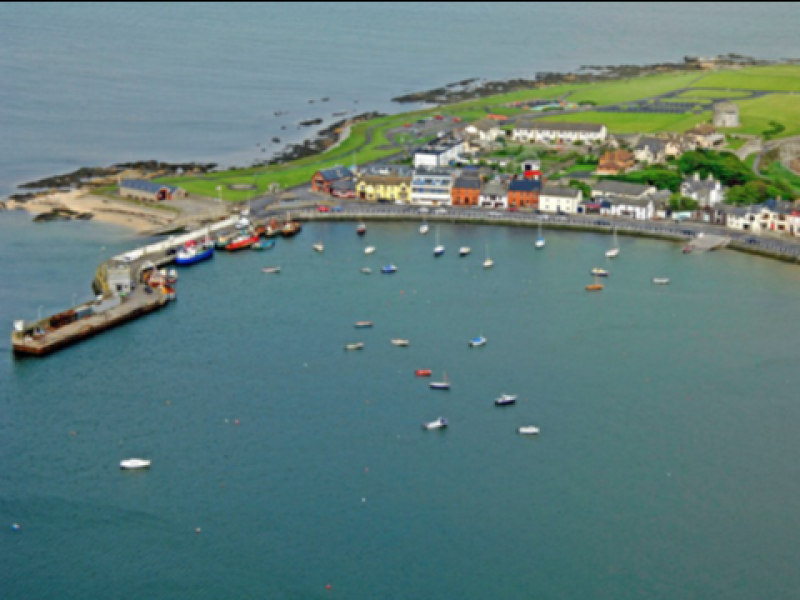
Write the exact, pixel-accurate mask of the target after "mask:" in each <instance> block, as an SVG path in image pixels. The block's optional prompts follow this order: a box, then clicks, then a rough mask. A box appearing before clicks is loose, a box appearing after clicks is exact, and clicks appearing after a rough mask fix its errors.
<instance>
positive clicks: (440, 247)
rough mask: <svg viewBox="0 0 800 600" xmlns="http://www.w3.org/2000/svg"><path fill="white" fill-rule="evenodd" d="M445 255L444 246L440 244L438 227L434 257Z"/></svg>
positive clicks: (437, 228) (437, 229)
mask: <svg viewBox="0 0 800 600" xmlns="http://www.w3.org/2000/svg"><path fill="white" fill-rule="evenodd" d="M443 254H444V246H443V245H442V244H440V243H439V227H436V246H435V247H434V248H433V255H434V256H436V257H439V256H442V255H443Z"/></svg>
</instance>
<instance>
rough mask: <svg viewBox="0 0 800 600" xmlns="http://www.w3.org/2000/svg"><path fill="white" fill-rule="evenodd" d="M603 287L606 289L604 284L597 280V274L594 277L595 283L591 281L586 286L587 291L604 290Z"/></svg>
mask: <svg viewBox="0 0 800 600" xmlns="http://www.w3.org/2000/svg"><path fill="white" fill-rule="evenodd" d="M603 289H604V287H603V284H602V283H598V282H597V275H595V277H594V283H590V284H589V285H587V286H586V291H587V292H602V291H603Z"/></svg>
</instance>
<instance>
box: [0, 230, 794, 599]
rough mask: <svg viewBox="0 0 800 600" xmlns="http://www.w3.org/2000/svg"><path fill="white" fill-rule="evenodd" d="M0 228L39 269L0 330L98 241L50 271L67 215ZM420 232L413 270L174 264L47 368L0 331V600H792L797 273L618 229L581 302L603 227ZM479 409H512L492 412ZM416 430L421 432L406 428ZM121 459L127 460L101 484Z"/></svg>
mask: <svg viewBox="0 0 800 600" xmlns="http://www.w3.org/2000/svg"><path fill="white" fill-rule="evenodd" d="M7 216H8V217H11V218H21V217H20V216H19V215H7ZM4 219H5V217H4ZM18 225H19V224H18V223H17V227H16V228H15V229H14V228H11V227H7V226H6V222H5V221H3V222H0V227H3V228H4V229H3V233H4V235H6V236H8V239H9V241H10V242H15V241H19V240H20V237H15V236H21V233H15V232H25V236H26V237H27V238H28V239H29V248H28V250H29V251H30V252H35V253H37V254H36V256H38V257H39V258H40V260H42V261H43V260H44V258H45V257H47V260H48V263H47V264H48V267H47V268H48V269H50V270H49V271H48V273H47V274H46V275H42V274H40V273H39V272H36V273H33V274H31V273H27V272H25V271H24V270H23V268H24V266H25V264H26V263H25V262H24V261H22V260H21V259H18V255H14V256H11V258H10V259H9V260H6V261H4V263H3V265H2V267H0V268H1V269H2V271H1V272H2V273H3V275H4V277H3V279H4V281H6V282H8V281H20V282H24V283H25V287H24V289H25V296H24V297H20V296H19V294H21V292H19V293H16V292H9V291H8V289H7V288H14V287H16V286H8V285H4V286H3V288H4V292H3V293H4V295H3V296H2V297H0V315H2V316H3V318H4V319H6V322H7V320H8V319H10V318H11V317H12V316H13V317H17V316H25V315H24V314H22V315H21V314H20V311H23V312H25V310H27V311H28V312H34V313H35V310H36V306H35V304H36V303H37V302H44V301H45V300H44V299H45V298H47V297H50V298H52V297H54V296H68V295H69V294H71V293H72V292H71V291H70V290H72V289H73V288H74V287H75V286H79V290H80V289H88V284H89V281H90V279H91V274H92V272H93V268H94V263H95V261H94V260H93V258H92V256H91V255H92V253H93V252H94V249H95V248H96V247H97V246H98V245H101V247H102V246H108V245H109V244H110V240H111V239H113V236H114V235H115V234H116V233H117V232H115V231H114V230H111V229H106V228H100V227H97V226H95V227H94V228H93V229H90V228H87V229H86V230H85V231H84V232H83V233H85V234H89V235H90V236H91V237H90V238H89V237H84V238H82V239H81V240H80V241H74V240H73V241H72V242H65V244H69V245H68V246H66V247H69V248H72V247H75V248H78V249H79V251H78V252H77V258H75V259H74V260H68V259H66V258H59V256H58V255H59V254H62V253H58V252H53V251H52V249H47V248H42V247H40V245H41V244H42V242H43V240H45V239H52V240H55V241H58V240H60V239H62V238H61V236H65V237H66V236H68V235H69V232H70V231H72V232H74V229H73V230H69V229H67V228H68V227H75V226H76V224H71V225H55V226H54V228H53V229H34V228H27V229H24V228H22V227H19V226H18ZM77 226H79V227H83V224H78V225H77ZM441 237H442V242H443V243H444V244H445V245H446V246H447V254H446V255H445V256H444V257H443V258H441V259H438V260H435V259H433V257H432V247H433V245H434V240H433V236H428V237H426V238H423V237H420V236H419V235H418V234H417V233H416V225H414V224H399V225H389V224H386V225H379V224H370V226H369V232H368V235H367V238H366V239H364V240H361V239H359V238H357V237H356V236H355V233H354V225H336V224H316V225H309V226H307V227H306V228H305V230H304V232H303V233H302V234H301V236H299V237H297V238H295V239H293V240H281V241H279V242H278V247H277V248H276V249H275V250H273V251H270V252H269V253H263V254H259V253H249V254H239V255H234V256H230V255H219V256H218V257H217V258H215V260H214V261H213V262H211V263H207V264H204V265H201V266H197V267H194V268H192V269H190V270H186V271H182V272H181V280H180V283H179V294H180V299H179V301H178V303H177V304H175V305H173V306H171V307H169V308H168V309H167V310H165V311H163V312H161V313H158V314H155V315H152V316H150V317H148V318H145V319H143V320H141V321H138V322H136V323H134V324H131V325H130V326H127V327H124V328H121V329H118V330H115V331H113V332H111V333H108V334H105V335H103V336H100V337H98V338H95V339H94V340H92V341H90V342H87V343H84V344H82V345H79V346H76V347H74V348H72V349H69V350H67V351H65V352H62V353H60V354H57V355H54V356H53V357H50V358H48V359H45V360H22V361H14V360H12V359H11V357H10V355H9V354H8V349H7V345H6V344H7V340H5V339H2V340H0V342H2V344H3V346H2V348H3V353H4V354H5V355H6V357H7V359H6V360H3V361H0V378H1V379H2V382H3V383H2V388H0V452H1V454H0V465H1V467H0V527H2V528H1V529H0V582H2V583H1V584H0V585H2V590H3V594H2V597H3V598H8V599H10V600H17V599H20V600H23V599H24V600H27V599H31V598H52V597H57V598H66V599H69V598H75V599H81V600H87V599H93V598H98V599H100V598H124V599H127V598H130V599H139V598H152V599H169V598H187V597H192V598H215V599H216V598H321V597H328V598H348V599H350V598H387V599H388V598H398V599H400V598H403V599H405V598H432V599H439V598H441V599H445V598H447V599H449V598H463V599H473V598H474V599H476V600H477V599H484V598H492V597H494V598H608V599H615V600H626V599H631V600H632V599H638V598H663V599H678V598H726V599H729V600H730V599H732V600H736V599H741V600H745V599H747V600H749V599H752V598H755V597H757V598H761V599H775V600H778V599H781V600H782V599H785V598H789V597H792V596H793V595H794V593H795V591H796V590H797V589H798V587H800V575H798V571H797V569H796V557H797V554H798V550H800V542H798V539H797V536H796V535H795V534H794V531H795V530H796V529H797V527H798V525H800V523H798V514H800V511H799V510H798V509H800V506H799V505H800V500H798V498H800V478H799V477H798V466H797V465H798V464H800V448H798V445H797V444H796V423H797V422H798V421H800V406H798V404H797V402H796V393H795V389H796V386H797V375H796V360H795V357H794V354H795V346H796V339H795V338H796V335H795V333H794V330H793V328H792V326H791V323H793V320H794V316H795V312H796V310H795V307H796V306H797V303H798V300H799V299H800V285H798V275H797V270H796V269H794V268H791V267H788V266H785V265H782V264H779V263H773V262H767V261H764V260H760V259H754V258H750V257H747V256H743V255H738V254H734V253H729V252H721V253H716V254H709V255H704V256H692V257H686V256H683V255H681V254H680V252H679V251H678V247H677V246H674V245H671V244H667V243H661V242H653V241H641V240H633V239H626V238H623V239H622V240H621V241H622V255H621V257H620V258H619V259H617V260H616V261H615V262H613V263H609V264H608V268H609V269H610V270H611V271H612V275H611V278H610V279H609V280H608V281H607V282H606V290H605V291H604V292H602V293H600V294H586V293H585V292H584V290H583V288H584V286H585V285H586V284H587V283H589V282H590V281H591V279H590V278H589V276H588V271H589V269H591V268H592V267H594V266H606V263H605V259H604V258H603V253H604V251H605V250H606V249H607V248H608V243H609V239H608V238H607V237H602V236H594V235H576V234H569V233H554V232H547V240H548V245H547V248H546V249H545V250H543V251H536V250H535V249H534V248H533V241H534V238H535V232H533V231H530V230H520V229H505V228H481V227H467V226H447V227H443V228H442V230H441ZM317 240H322V241H323V242H324V243H325V244H326V250H325V253H324V254H323V255H320V254H316V253H314V252H313V251H312V249H311V244H312V243H313V242H315V241H317ZM486 243H488V244H489V251H490V254H491V256H492V258H493V259H494V260H495V263H496V266H495V268H494V269H492V270H489V271H485V270H483V269H482V268H481V263H482V261H483V248H484V244H486ZM365 244H371V245H375V246H377V248H378V250H377V253H376V254H375V255H374V256H373V257H364V256H363V253H362V248H363V246H364V245H365ZM122 245H123V244H121V243H120V246H122ZM461 245H469V246H471V247H472V248H473V251H474V253H473V255H472V256H471V257H469V258H467V259H459V258H458V257H457V256H456V255H455V252H456V250H457V248H458V247H459V246H461ZM10 247H11V248H12V250H13V249H14V248H16V244H10ZM115 249H116V248H115ZM13 251H15V250H13ZM388 262H393V263H395V264H396V265H397V266H398V268H399V272H398V273H397V274H396V275H394V276H384V275H380V274H378V273H377V270H378V268H379V267H380V266H381V265H382V264H385V263H388ZM267 265H280V266H281V267H282V268H283V272H282V274H281V275H278V276H275V275H264V274H262V273H261V267H263V266H267ZM362 266H371V267H372V268H373V271H374V274H373V275H370V276H366V275H362V274H361V273H359V268H361V267H362ZM654 276H659V277H660V276H665V277H670V278H671V279H672V285H671V286H667V287H660V286H653V285H651V283H650V279H651V278H652V277H654ZM29 288H32V289H33V290H34V292H30V293H28V289H29ZM36 294H39V295H38V296H36ZM26 297H27V298H28V299H29V301H28V302H25V301H24V300H25V298H26ZM34 297H36V300H35V301H34V302H30V299H31V298H34ZM40 298H41V300H40ZM52 302H54V301H53V300H51V303H52ZM26 307H28V308H27V309H26ZM358 320H372V321H374V322H375V327H374V329H372V330H355V329H354V328H353V324H354V323H355V321H358ZM478 333H483V334H484V335H485V336H486V337H487V338H488V339H489V343H488V345H487V346H486V347H484V348H481V349H469V348H468V347H467V342H468V340H469V339H471V338H472V337H474V336H476V335H477V334H478ZM394 337H407V338H409V339H410V340H411V346H410V347H409V348H405V349H403V348H395V347H393V346H391V345H390V343H389V340H390V339H391V338H394ZM352 341H364V342H365V344H366V347H365V349H364V350H363V351H362V352H360V353H347V352H344V351H343V346H344V344H345V343H348V342H352ZM418 368H431V369H433V370H434V372H435V375H436V376H437V378H438V376H441V373H442V371H443V370H444V371H446V372H447V374H448V376H449V377H450V379H451V380H452V382H453V389H452V391H451V392H450V393H435V392H432V391H430V390H428V389H427V381H426V380H418V379H416V378H415V377H414V370H415V369H418ZM503 392H506V393H517V394H519V395H520V397H521V401H520V402H519V403H518V404H517V405H516V406H514V407H511V408H506V409H497V408H495V407H494V406H493V405H492V401H493V399H494V398H495V397H496V396H497V395H499V394H501V393H503ZM438 416H445V417H447V418H448V419H449V420H450V422H451V427H450V428H449V429H448V430H446V431H444V432H423V431H422V430H421V428H420V423H421V422H422V421H426V420H431V419H434V418H436V417H438ZM237 421H238V424H237ZM526 424H535V425H537V426H539V427H541V429H542V435H541V436H540V437H539V438H537V439H527V438H521V437H519V436H518V435H516V433H515V429H516V428H517V427H518V426H520V425H526ZM71 432H74V433H75V435H71ZM133 456H141V457H147V458H152V459H153V460H154V466H153V468H152V470H151V471H149V472H146V473H121V472H119V470H118V469H117V464H118V461H119V460H121V459H123V458H128V457H133ZM12 523H19V524H20V525H21V526H22V530H21V531H20V532H16V533H15V532H12V531H10V529H9V527H10V525H11V524H12ZM197 528H200V529H201V532H200V533H199V534H198V533H196V529H197ZM326 585H331V586H332V588H331V590H330V591H327V590H326V587H325V586H326Z"/></svg>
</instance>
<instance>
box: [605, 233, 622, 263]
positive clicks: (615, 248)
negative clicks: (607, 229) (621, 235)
mask: <svg viewBox="0 0 800 600" xmlns="http://www.w3.org/2000/svg"><path fill="white" fill-rule="evenodd" d="M618 256H619V239H617V228H616V227H614V234H613V237H612V238H611V249H610V250H609V251H608V252H606V258H617V257H618Z"/></svg>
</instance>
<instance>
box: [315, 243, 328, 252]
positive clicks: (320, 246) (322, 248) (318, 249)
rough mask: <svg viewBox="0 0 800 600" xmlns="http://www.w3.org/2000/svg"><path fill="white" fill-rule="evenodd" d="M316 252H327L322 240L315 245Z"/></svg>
mask: <svg viewBox="0 0 800 600" xmlns="http://www.w3.org/2000/svg"><path fill="white" fill-rule="evenodd" d="M313 248H314V251H315V252H325V244H323V243H322V242H317V243H316V244H314V246H313Z"/></svg>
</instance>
